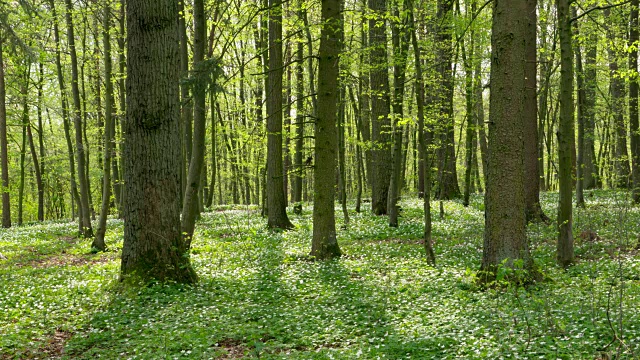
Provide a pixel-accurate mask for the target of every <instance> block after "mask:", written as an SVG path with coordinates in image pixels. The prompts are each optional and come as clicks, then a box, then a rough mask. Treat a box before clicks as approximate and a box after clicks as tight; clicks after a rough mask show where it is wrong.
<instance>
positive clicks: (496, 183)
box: [482, 0, 533, 279]
mask: <svg viewBox="0 0 640 360" xmlns="http://www.w3.org/2000/svg"><path fill="white" fill-rule="evenodd" d="M493 4H494V5H493V24H492V28H491V31H492V33H491V51H492V56H491V98H490V109H491V112H490V114H489V118H490V121H489V143H488V146H489V149H488V151H489V154H488V155H489V156H488V174H487V176H486V180H487V184H486V194H485V232H484V247H483V253H482V270H483V271H486V275H485V276H486V277H487V278H488V279H490V278H491V277H492V276H495V271H496V269H497V267H498V265H500V264H502V262H503V261H507V264H508V265H509V266H514V262H515V261H516V260H517V259H522V260H523V264H524V266H525V268H527V269H531V268H532V265H533V263H532V260H531V256H530V253H529V244H528V242H527V236H526V231H525V230H526V226H525V225H526V219H525V202H524V156H525V154H524V140H523V136H524V129H523V121H524V120H523V115H524V114H523V112H524V109H525V105H524V104H525V99H526V94H525V86H526V82H525V75H526V72H525V59H526V57H525V53H526V46H525V45H526V42H527V41H526V39H525V37H526V31H527V21H528V20H527V16H528V14H527V9H528V6H527V0H511V1H505V0H497V1H494V3H493Z"/></svg>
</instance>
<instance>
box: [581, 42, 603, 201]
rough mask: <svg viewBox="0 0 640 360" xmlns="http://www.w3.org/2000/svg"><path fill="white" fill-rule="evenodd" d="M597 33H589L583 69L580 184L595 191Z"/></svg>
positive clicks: (596, 181)
mask: <svg viewBox="0 0 640 360" xmlns="http://www.w3.org/2000/svg"><path fill="white" fill-rule="evenodd" d="M598 37H599V36H598V33H597V32H595V31H593V30H592V31H591V35H590V36H589V38H588V40H587V42H586V58H585V65H584V66H585V68H584V74H585V76H584V104H583V107H582V110H583V112H584V144H583V149H584V155H583V157H582V161H583V164H584V167H583V171H582V177H583V180H582V183H583V187H584V189H595V188H596V187H598V186H599V185H598V184H599V183H600V180H599V176H598V172H599V171H598V163H597V159H596V154H595V140H596V134H595V124H596V85H597V72H596V70H597V64H596V55H597V49H598Z"/></svg>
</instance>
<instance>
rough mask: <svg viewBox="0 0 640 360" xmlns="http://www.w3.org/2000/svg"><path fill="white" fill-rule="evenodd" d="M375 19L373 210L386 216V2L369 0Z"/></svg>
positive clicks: (372, 25) (371, 22)
mask: <svg viewBox="0 0 640 360" xmlns="http://www.w3.org/2000/svg"><path fill="white" fill-rule="evenodd" d="M369 8H370V9H371V12H372V13H373V14H374V15H375V16H371V18H370V20H369V45H370V48H371V51H370V53H369V63H370V64H372V67H371V69H370V70H369V76H370V84H371V123H372V128H371V140H372V146H373V149H372V150H371V155H372V156H371V161H372V166H371V173H370V175H369V176H371V210H372V211H373V213H374V214H375V215H385V214H387V211H388V209H387V200H388V198H389V185H390V183H391V170H392V169H391V166H390V165H391V163H392V156H391V155H392V154H391V136H390V135H389V134H390V132H391V120H390V118H389V113H390V99H389V94H391V91H390V89H389V71H388V68H387V67H388V66H387V64H388V61H387V32H386V29H385V26H384V23H385V20H384V19H385V12H386V8H387V7H386V1H385V0H369Z"/></svg>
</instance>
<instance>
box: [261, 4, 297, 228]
mask: <svg viewBox="0 0 640 360" xmlns="http://www.w3.org/2000/svg"><path fill="white" fill-rule="evenodd" d="M282 74H283V60H282V1H281V0H269V73H268V87H267V216H268V220H267V226H268V227H270V228H280V229H291V228H293V224H292V223H291V221H289V217H288V216H287V211H286V210H287V202H286V201H285V197H284V178H283V176H282V169H283V164H282Z"/></svg>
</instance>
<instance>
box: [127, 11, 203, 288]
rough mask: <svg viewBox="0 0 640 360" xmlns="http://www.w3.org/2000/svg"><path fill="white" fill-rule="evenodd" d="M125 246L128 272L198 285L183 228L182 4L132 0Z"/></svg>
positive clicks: (128, 66) (129, 47) (128, 77)
mask: <svg viewBox="0 0 640 360" xmlns="http://www.w3.org/2000/svg"><path fill="white" fill-rule="evenodd" d="M126 13H127V54H128V56H127V110H126V111H127V117H126V121H125V126H124V187H125V189H124V191H125V197H126V201H125V204H124V244H123V247H122V265H121V274H122V278H123V279H124V277H125V276H127V275H131V274H133V275H135V276H136V277H139V278H142V279H143V280H150V279H157V280H161V281H162V280H172V281H177V282H183V283H190V282H194V281H195V280H196V274H195V272H194V271H193V269H192V267H191V264H190V262H189V257H188V256H186V255H187V254H186V252H187V248H186V246H185V242H184V241H183V238H182V234H181V231H180V193H181V191H182V189H181V188H180V163H181V150H180V95H179V91H180V89H179V76H180V58H179V55H178V27H177V26H178V22H177V21H176V19H177V18H178V4H177V3H176V2H175V1H173V0H128V1H127V9H126Z"/></svg>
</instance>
